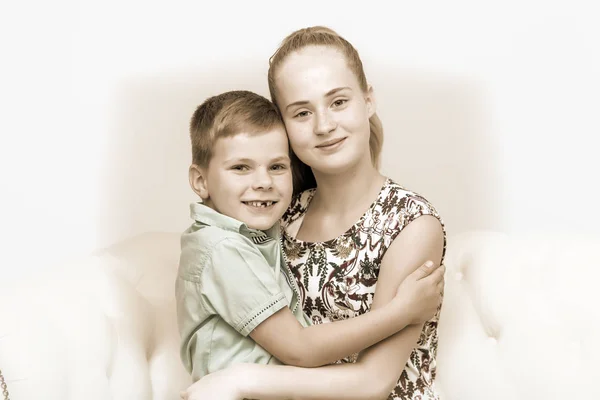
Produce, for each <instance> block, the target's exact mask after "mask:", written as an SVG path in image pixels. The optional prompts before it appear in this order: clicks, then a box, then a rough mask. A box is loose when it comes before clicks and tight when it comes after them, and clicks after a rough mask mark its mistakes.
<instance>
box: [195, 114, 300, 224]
mask: <svg viewBox="0 0 600 400" xmlns="http://www.w3.org/2000/svg"><path fill="white" fill-rule="evenodd" d="M288 148H289V144H288V140H287V136H286V132H285V129H284V128H283V125H281V126H277V127H275V128H273V129H271V130H270V131H267V132H264V133H251V134H248V133H240V134H237V135H233V136H229V137H224V138H220V139H218V140H217V141H216V143H215V145H214V148H213V156H212V158H211V160H210V162H209V164H208V167H207V168H202V179H201V180H202V183H201V186H202V189H201V190H200V192H201V196H202V198H203V200H204V202H205V204H206V205H208V206H210V207H212V208H213V209H214V210H216V211H218V212H220V213H221V214H224V215H227V216H229V217H232V218H235V219H237V220H238V221H241V222H244V223H245V224H246V225H247V226H248V227H249V228H253V229H259V230H267V229H269V228H271V227H272V226H273V225H274V224H275V223H276V222H277V221H278V220H279V218H281V216H282V215H283V213H284V212H285V210H286V208H287V206H288V205H289V203H290V201H291V198H292V173H291V169H290V158H289V154H288Z"/></svg>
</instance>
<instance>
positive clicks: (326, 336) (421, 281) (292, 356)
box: [250, 261, 442, 367]
mask: <svg viewBox="0 0 600 400" xmlns="http://www.w3.org/2000/svg"><path fill="white" fill-rule="evenodd" d="M435 269H436V268H434V264H433V263H432V262H431V261H429V262H427V263H424V264H423V265H421V267H420V268H419V269H418V270H416V271H415V272H414V273H413V274H411V275H410V276H409V277H408V278H407V279H406V280H405V281H404V282H402V284H400V287H398V285H396V288H397V289H394V292H393V293H397V295H396V296H395V297H393V294H392V297H393V298H392V299H391V301H390V302H389V303H388V304H387V305H385V306H383V307H380V308H379V309H377V310H373V311H371V312H369V313H366V314H363V315H360V316H358V317H355V318H349V319H346V320H342V321H337V322H334V323H331V324H319V325H312V326H309V327H303V326H302V325H300V323H299V322H298V321H297V320H296V318H295V317H294V315H293V314H292V312H291V311H290V309H289V308H287V307H286V308H283V309H281V310H279V311H278V312H276V313H275V314H273V315H272V316H271V317H269V318H267V319H266V320H265V321H264V322H262V323H261V324H260V325H258V326H257V327H256V328H255V329H254V330H253V331H252V332H251V333H250V337H252V339H253V340H254V341H255V342H257V343H258V344H259V345H260V346H261V347H263V348H264V349H265V350H267V351H268V352H269V353H271V354H272V355H274V356H275V357H276V358H277V359H279V360H280V361H282V362H283V363H285V364H288V365H295V366H300V367H318V366H321V365H325V364H329V363H332V362H335V361H337V360H339V359H341V358H343V357H346V356H348V355H350V354H352V353H357V352H359V351H361V350H364V349H366V348H367V347H369V346H372V345H373V344H375V343H378V342H380V341H381V340H383V339H385V338H387V337H389V336H391V335H393V334H394V333H396V332H398V331H400V330H402V329H404V328H405V327H407V326H408V325H410V324H415V323H419V324H420V323H422V322H424V321H426V320H428V319H430V318H431V317H432V316H433V315H434V314H435V312H436V310H437V307H438V305H439V303H440V290H439V289H438V288H437V285H438V283H439V282H440V281H441V279H442V274H441V273H440V271H438V272H437V273H432V272H434V271H435Z"/></svg>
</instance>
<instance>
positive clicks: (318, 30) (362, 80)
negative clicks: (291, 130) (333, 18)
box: [268, 26, 383, 193]
mask: <svg viewBox="0 0 600 400" xmlns="http://www.w3.org/2000/svg"><path fill="white" fill-rule="evenodd" d="M307 46H327V47H333V48H335V49H337V50H339V51H340V52H341V53H342V54H343V55H344V57H345V58H346V62H347V63H348V67H349V68H350V69H351V70H352V72H353V73H354V75H355V76H356V79H357V80H358V83H359V85H360V88H361V89H362V90H363V91H364V92H365V93H366V92H367V91H368V89H369V86H368V83H367V77H366V76H365V71H364V69H363V65H362V61H361V60H360V56H359V55H358V52H357V51H356V49H355V48H354V46H352V44H350V42H348V41H347V40H346V39H344V38H343V37H341V36H340V35H338V34H337V33H336V32H335V31H334V30H332V29H330V28H327V27H325V26H313V27H309V28H303V29H299V30H297V31H295V32H292V33H291V34H290V35H288V36H287V37H286V38H285V39H283V42H281V45H280V46H279V48H278V49H277V51H276V52H275V54H273V56H272V57H271V58H270V59H269V73H268V79H269V92H270V93H271V100H272V101H273V103H275V104H277V96H276V92H277V90H276V89H277V87H276V84H275V73H276V71H277V68H278V67H279V66H280V65H281V64H282V63H283V62H284V60H285V59H286V58H287V57H288V56H289V55H290V54H292V53H294V52H296V51H298V50H301V49H303V48H304V47H307ZM369 125H370V130H371V135H370V137H369V149H370V152H371V161H372V163H373V166H375V168H378V167H379V159H380V156H381V148H382V146H383V125H382V124H381V120H380V119H379V117H378V116H377V114H373V116H371V118H370V119H369ZM292 162H293V164H294V168H293V175H294V192H295V193H299V192H301V191H303V190H306V189H309V188H313V187H316V181H315V177H314V174H313V173H312V170H311V169H310V167H308V166H307V165H306V164H304V163H303V162H302V161H300V160H299V159H298V158H297V157H296V156H295V154H293V152H292Z"/></svg>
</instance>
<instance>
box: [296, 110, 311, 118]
mask: <svg viewBox="0 0 600 400" xmlns="http://www.w3.org/2000/svg"><path fill="white" fill-rule="evenodd" d="M307 116H308V111H300V112H299V113H298V114H296V115H294V118H302V117H307Z"/></svg>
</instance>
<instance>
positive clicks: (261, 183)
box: [252, 169, 273, 190]
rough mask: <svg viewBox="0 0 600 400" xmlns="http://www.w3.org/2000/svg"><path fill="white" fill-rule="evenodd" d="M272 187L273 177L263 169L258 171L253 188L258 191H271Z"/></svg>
mask: <svg viewBox="0 0 600 400" xmlns="http://www.w3.org/2000/svg"><path fill="white" fill-rule="evenodd" d="M272 187H273V179H272V178H271V175H270V174H269V173H268V172H267V171H263V170H262V169H259V170H257V171H256V174H255V175H254V182H253V185H252V188H253V189H256V190H266V189H271V188H272Z"/></svg>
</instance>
